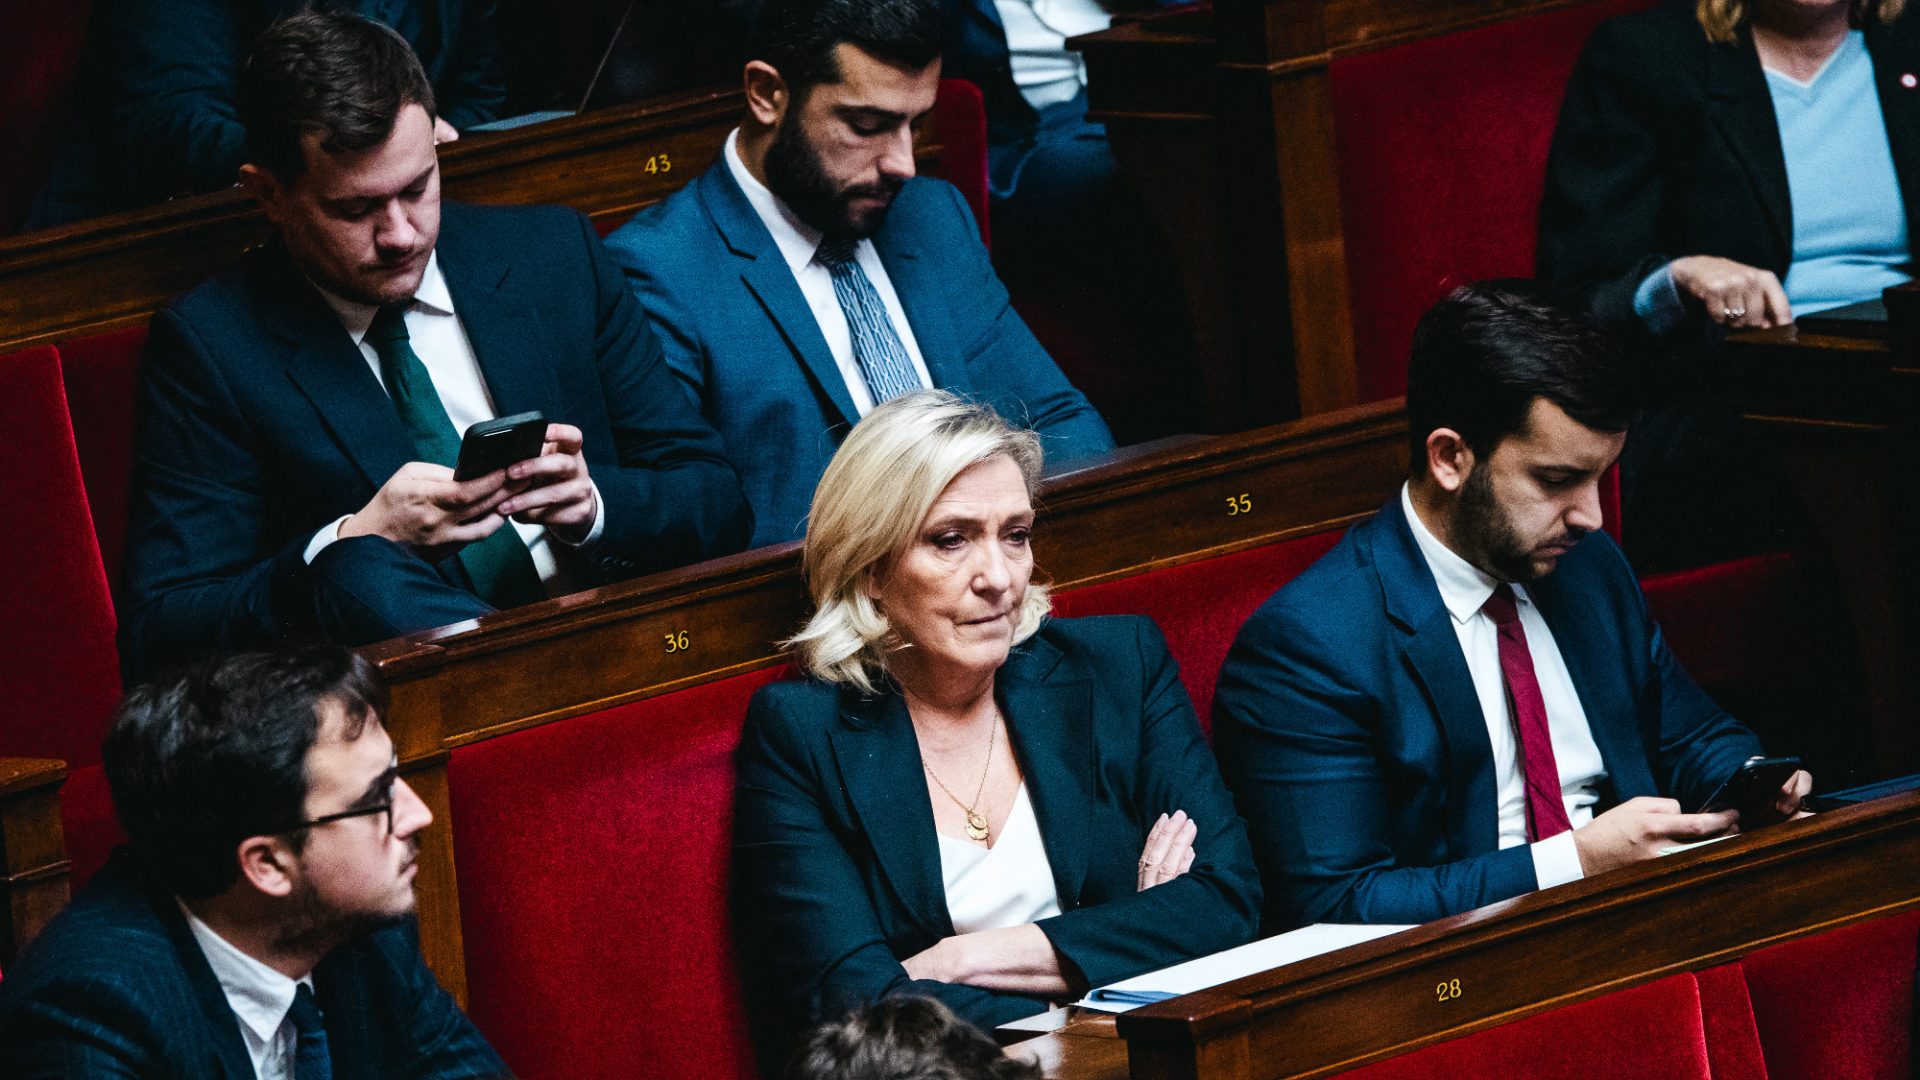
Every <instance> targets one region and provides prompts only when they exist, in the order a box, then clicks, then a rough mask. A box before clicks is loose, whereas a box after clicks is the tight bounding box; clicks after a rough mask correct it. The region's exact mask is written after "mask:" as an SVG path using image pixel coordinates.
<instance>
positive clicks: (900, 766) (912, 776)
mask: <svg viewBox="0 0 1920 1080" xmlns="http://www.w3.org/2000/svg"><path fill="white" fill-rule="evenodd" d="M841 701H842V710H841V716H840V722H839V723H838V724H837V725H836V726H835V727H834V730H833V735H832V739H833V753H834V759H835V760H836V761H837V762H838V763H839V766H840V778H841V781H842V783H843V784H845V786H846V792H847V798H848V800H849V801H850V802H851V803H852V804H853V812H854V814H855V815H856V816H857V817H858V818H859V819H860V824H861V826H862V827H863V828H864V829H865V830H866V833H867V842H868V843H869V844H871V845H872V846H873V854H874V858H875V859H876V860H878V862H879V864H880V871H881V873H883V874H884V875H886V878H887V881H888V882H889V883H891V884H892V886H893V891H894V894H895V895H897V896H898V897H899V898H900V902H901V903H902V904H903V905H905V906H906V909H907V913H908V914H909V915H910V916H911V917H912V919H913V920H914V921H915V922H916V923H918V924H919V925H920V926H921V927H922V928H923V929H925V930H926V931H927V932H928V933H931V934H933V935H934V936H935V937H941V938H944V937H951V936H953V916H952V915H951V914H950V913H949V912H948V911H947V891H946V882H945V880H944V879H943V878H942V876H941V872H940V842H939V838H938V837H939V834H938V833H937V832H935V831H934V827H933V807H932V805H931V804H930V803H929V802H928V801H927V785H926V781H925V780H923V779H921V770H920V769H917V768H915V766H917V765H919V764H920V741H919V739H917V738H916V737H915V736H914V733H913V720H912V718H911V717H909V716H908V715H907V703H906V699H904V698H902V697H901V696H900V695H899V694H895V693H889V694H885V695H883V696H881V697H879V698H875V699H870V700H860V699H856V698H854V697H853V696H852V695H851V694H848V695H845V696H843V697H842V698H841Z"/></svg>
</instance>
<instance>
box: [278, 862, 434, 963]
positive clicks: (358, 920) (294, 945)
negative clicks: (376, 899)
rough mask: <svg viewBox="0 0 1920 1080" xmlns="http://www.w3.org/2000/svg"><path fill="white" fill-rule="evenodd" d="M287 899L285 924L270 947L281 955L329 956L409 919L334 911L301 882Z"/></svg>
mask: <svg viewBox="0 0 1920 1080" xmlns="http://www.w3.org/2000/svg"><path fill="white" fill-rule="evenodd" d="M287 899H288V905H287V916H286V920H285V921H284V922H282V923H281V924H280V928H279V931H278V932H277V933H276V934H275V936H274V946H275V947H276V948H277V949H279V950H280V951H281V952H283V953H287V952H316V953H326V952H331V951H333V950H334V949H337V948H339V947H340V946H342V945H345V944H347V943H348V942H351V941H358V940H359V939H361V938H363V937H366V936H367V935H368V934H371V933H373V932H374V931H376V930H384V929H386V928H387V927H389V926H396V925H398V924H400V923H403V922H405V921H407V920H408V919H410V918H412V917H413V914H412V912H405V913H401V914H397V915H394V914H386V913H384V912H372V911H349V910H346V909H344V908H339V907H336V906H334V905H333V904H331V903H328V902H327V901H326V900H325V899H323V898H322V897H321V896H320V894H319V892H318V891H317V890H316V889H314V887H313V885H312V883H310V882H308V881H306V880H304V879H303V880H302V881H301V882H300V884H299V885H298V886H297V888H296V889H295V891H294V893H293V895H291V896H289V897H288V898H287Z"/></svg>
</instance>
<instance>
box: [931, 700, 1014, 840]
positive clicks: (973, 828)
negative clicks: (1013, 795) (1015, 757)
mask: <svg viewBox="0 0 1920 1080" xmlns="http://www.w3.org/2000/svg"><path fill="white" fill-rule="evenodd" d="M999 738H1000V710H998V709H995V710H994V711H993V723H991V724H989V725H987V763H986V765H984V766H983V767H982V768H981V769H980V786H979V787H977V788H975V789H974V791H973V805H972V806H968V805H967V804H966V803H963V802H961V801H960V796H958V795H955V794H954V793H953V789H952V788H950V787H948V786H947V785H946V784H945V783H944V782H942V781H941V779H940V777H939V775H938V774H936V773H935V772H934V771H933V766H931V765H929V764H927V758H926V755H924V754H923V755H921V757H920V767H921V768H923V769H925V770H927V775H928V776H929V777H931V778H932V779H933V782H934V783H935V784H936V785H938V786H939V788H940V790H941V791H944V792H946V793H947V798H949V799H952V800H953V805H955V806H957V807H959V808H960V809H961V810H964V811H965V812H966V815H967V836H968V838H969V839H972V840H978V841H982V842H984V841H985V840H986V839H987V836H988V829H987V819H986V816H985V815H983V814H981V813H980V812H979V806H980V796H981V795H982V794H984V793H985V792H986V790H987V774H988V773H990V772H992V771H993V749H994V747H995V746H996V745H998V740H999Z"/></svg>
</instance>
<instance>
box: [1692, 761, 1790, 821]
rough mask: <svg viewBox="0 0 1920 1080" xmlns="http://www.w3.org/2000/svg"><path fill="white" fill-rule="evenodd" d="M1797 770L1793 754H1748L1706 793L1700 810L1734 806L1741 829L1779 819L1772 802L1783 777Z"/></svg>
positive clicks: (1778, 791) (1785, 781) (1709, 810)
mask: <svg viewBox="0 0 1920 1080" xmlns="http://www.w3.org/2000/svg"><path fill="white" fill-rule="evenodd" d="M1799 771H1800V759H1799V758H1797V757H1773V758H1769V757H1759V758H1750V759H1748V760H1747V762H1746V763H1745V764H1743V765H1741V766H1740V768H1739V769H1737V770H1735V771H1734V774H1733V775H1732V776H1730V777H1728V778H1727V780H1726V782H1725V783H1723V784H1721V785H1720V789H1719V790H1718V791H1715V792H1714V793H1713V794H1712V795H1711V796H1709V797H1708V799H1707V801H1706V804H1705V805H1703V806H1702V807H1701V808H1700V812H1701V813H1703V814H1704V813H1711V812H1713V811H1716V810H1738V811H1739V812H1740V825H1741V828H1743V829H1753V828H1757V827H1759V826H1761V825H1766V824H1771V823H1773V822H1775V821H1779V820H1781V815H1780V813H1779V812H1778V811H1777V810H1776V809H1775V807H1774V804H1775V803H1776V802H1778V801H1779V798H1780V792H1781V789H1782V788H1784V787H1786V785H1787V781H1788V780H1791V779H1792V778H1793V775H1794V774H1795V773H1797V772H1799Z"/></svg>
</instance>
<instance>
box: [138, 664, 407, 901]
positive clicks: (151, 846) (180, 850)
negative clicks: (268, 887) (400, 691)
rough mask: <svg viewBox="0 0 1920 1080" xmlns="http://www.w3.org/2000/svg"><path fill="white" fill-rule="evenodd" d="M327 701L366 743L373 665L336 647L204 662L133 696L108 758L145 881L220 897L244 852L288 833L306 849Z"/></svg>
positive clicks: (376, 713)
mask: <svg viewBox="0 0 1920 1080" xmlns="http://www.w3.org/2000/svg"><path fill="white" fill-rule="evenodd" d="M324 701H332V702H336V703H338V704H339V705H340V707H341V708H342V710H343V711H344V712H345V714H346V717H347V728H346V730H345V732H344V734H345V736H346V737H347V738H350V739H357V738H359V737H360V734H361V732H362V731H363V730H364V729H365V727H366V725H367V724H368V723H369V722H374V723H377V722H379V718H380V716H381V715H382V714H383V713H384V712H385V710H386V704H387V697H386V690H385V688H384V687H383V686H381V685H380V683H379V681H378V680H377V679H376V678H375V677H374V672H373V666H372V665H371V664H369V663H367V661H366V660H364V659H362V658H361V657H360V656H359V655H357V654H355V653H351V652H348V651H347V650H346V649H343V648H340V647H339V646H334V645H323V646H314V647H310V648H305V649H300V650H297V651H288V652H277V653H247V654H244V655H240V656H232V657H225V658H213V659H208V660H203V661H200V662H199V663H196V664H193V665H191V666H189V667H185V668H181V669H179V670H177V671H175V672H173V673H171V674H169V675H166V676H163V677H162V678H160V679H158V680H155V681H154V682H151V683H148V684H147V685H145V686H142V687H140V688H138V689H136V690H134V691H133V692H132V693H131V694H128V695H127V697H126V700H125V701H123V702H121V703H120V708H119V709H118V710H117V711H116V712H115V713H114V717H113V723H112V726H111V727H110V729H109V730H108V732H107V741H106V746H105V749H104V754H103V756H104V757H105V760H106V771H107V783H108V784H109V785H110V786H111V787H112V789H113V807H114V812H115V813H116V814H118V815H119V818H120V826H121V828H123V829H125V830H126V833H127V838H128V840H129V841H130V848H131V850H132V853H133V855H134V858H135V860H136V862H137V864H138V867H139V869H140V870H141V871H142V872H143V873H144V874H145V875H146V877H147V880H148V881H150V882H151V883H153V884H155V885H158V886H161V887H164V888H166V889H168V890H169V891H171V892H173V893H175V894H176V895H179V896H183V897H186V898H188V899H199V898H203V897H208V896H212V895H214V894H216V893H219V892H223V891H225V890H226V889H227V888H228V887H229V886H230V885H232V884H233V882H234V880H235V879H236V877H237V876H238V875H239V872H240V864H239V862H238V860H237V859H236V858H235V849H236V847H237V845H238V844H239V843H240V841H242V840H244V839H246V838H247V837H249V836H257V835H262V834H266V833H273V832H282V831H285V832H289V833H290V834H291V837H292V842H293V843H294V844H295V846H296V847H297V846H298V845H300V844H302V843H303V842H304V841H305V838H306V837H305V833H304V831H300V830H297V829H296V826H297V825H298V823H299V822H300V821H302V820H304V819H305V817H306V814H305V810H306V800H307V765H306V759H307V751H308V750H309V749H311V748H312V746H313V744H314V740H315V739H316V738H318V736H319V732H320V716H321V710H320V705H321V703H322V702H324Z"/></svg>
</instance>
